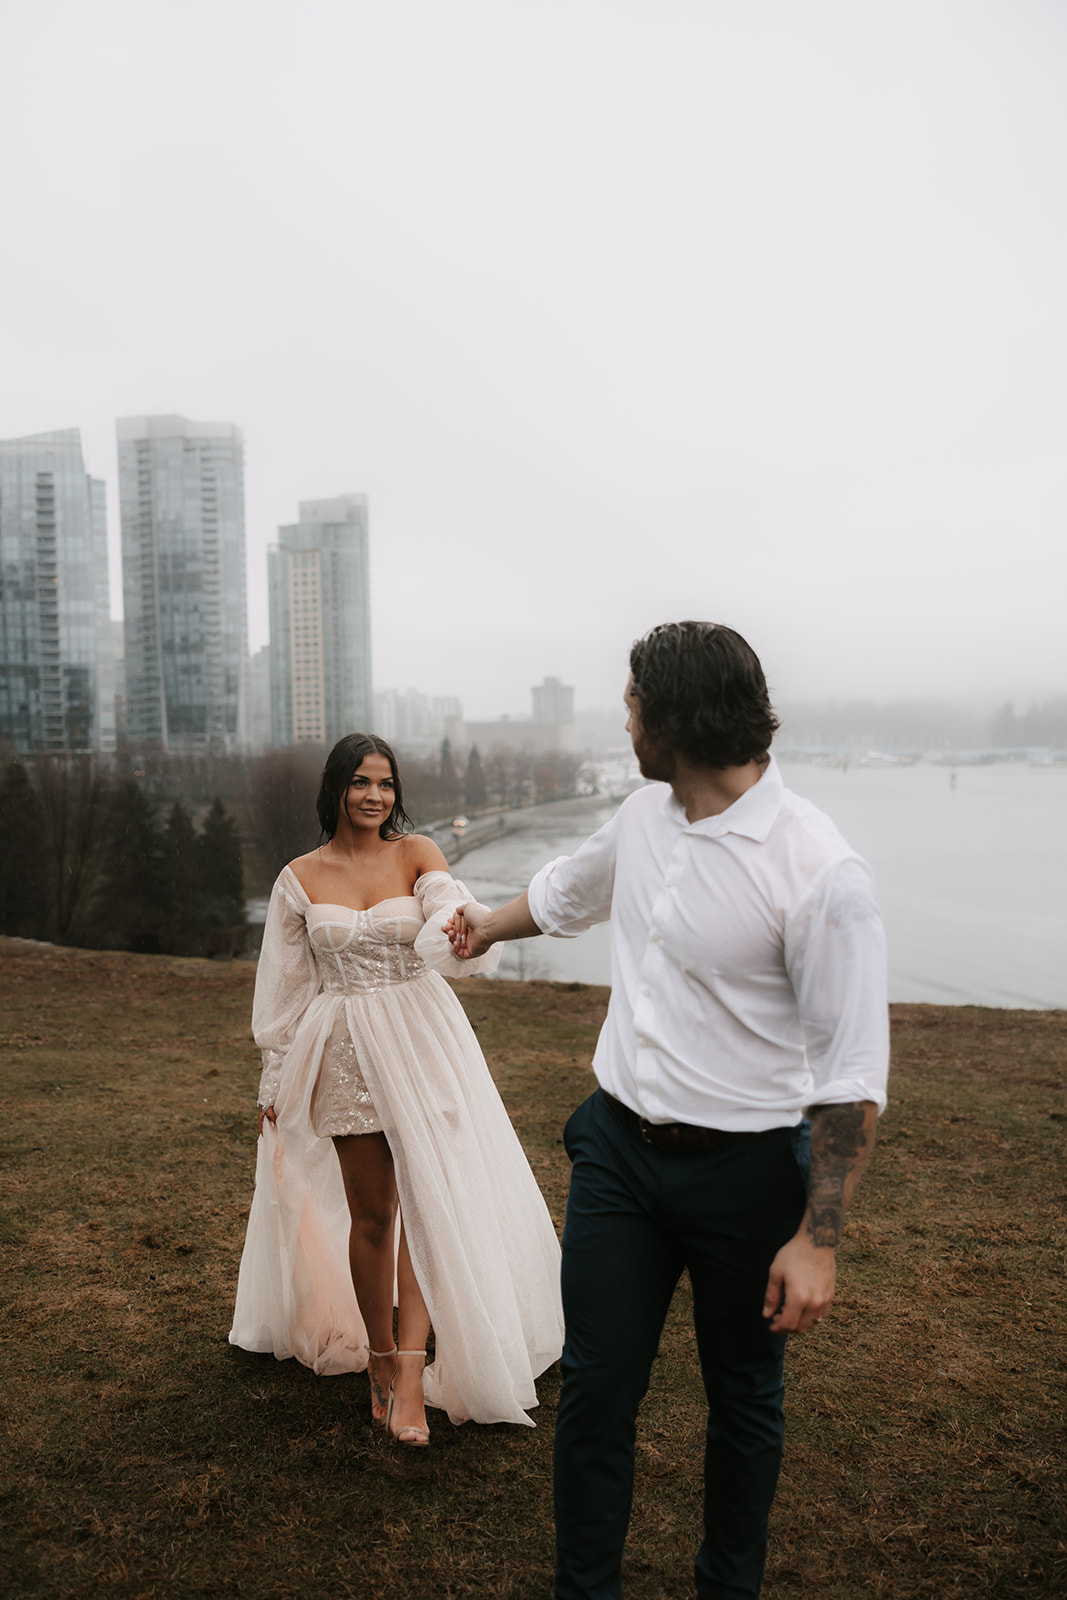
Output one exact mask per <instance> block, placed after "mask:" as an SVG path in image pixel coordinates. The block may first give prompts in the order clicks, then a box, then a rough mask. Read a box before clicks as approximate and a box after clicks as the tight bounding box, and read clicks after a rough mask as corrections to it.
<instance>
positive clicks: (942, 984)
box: [455, 763, 1067, 1008]
mask: <svg viewBox="0 0 1067 1600" xmlns="http://www.w3.org/2000/svg"><path fill="white" fill-rule="evenodd" d="M782 772H783V776H784V778H785V781H786V783H787V784H788V785H789V787H790V788H791V789H794V790H796V792H797V793H798V794H802V795H805V796H807V797H808V798H809V799H810V800H812V801H814V803H815V804H816V805H818V806H821V807H822V808H823V809H824V810H826V811H827V812H829V814H830V816H832V817H833V819H834V821H835V822H836V823H837V824H838V826H839V827H840V829H841V831H842V833H844V835H845V837H846V838H847V839H848V840H849V842H850V843H851V844H852V845H854V846H855V848H856V849H857V850H859V851H860V853H861V854H862V855H864V856H866V858H867V860H868V861H869V862H870V863H871V866H872V867H873V868H874V871H875V874H876V876H877V879H878V891H879V897H880V899H881V903H882V910H883V912H884V915H885V921H886V930H887V933H888V938H889V992H890V999H892V1000H908V1001H933V1002H936V1003H939V1004H943V1005H987V1006H1024V1007H1038V1008H1046V1007H1054V1006H1067V767H1064V766H1063V765H1060V766H1058V767H1029V766H1024V765H1022V764H1018V765H1016V764H1004V765H996V766H988V767H961V768H959V769H958V771H957V772H956V776H955V786H954V787H953V780H952V776H951V774H950V772H949V770H948V769H947V768H945V767H935V766H922V765H920V766H915V767H890V768H863V767H855V766H853V767H849V769H848V770H847V771H841V770H839V769H834V768H825V767H816V766H803V765H799V764H792V763H790V764H786V763H783V766H782ZM613 810H614V806H613V805H612V804H610V803H608V802H589V801H579V802H574V803H573V804H569V803H564V804H562V805H557V806H552V807H546V808H543V809H541V810H539V811H538V812H537V813H535V814H532V816H531V825H530V826H529V827H526V828H524V829H523V830H522V831H521V832H519V833H515V834H511V835H509V836H507V837H505V838H502V839H496V840H494V841H493V842H492V843H490V844H487V845H483V846H481V847H480V848H479V849H476V850H472V851H470V852H469V854H467V855H466V856H464V857H463V859H462V861H460V862H459V863H457V865H456V868H455V871H456V873H457V875H458V876H459V877H461V878H462V879H463V881H464V882H465V883H466V884H467V885H468V887H469V888H470V890H471V892H472V893H473V894H475V895H477V897H478V898H479V899H480V900H484V901H485V902H486V903H487V904H489V905H499V904H500V903H501V902H502V901H504V900H509V899H511V898H512V897H513V896H514V895H516V894H519V893H520V892H521V891H522V890H523V889H524V888H525V887H526V885H527V883H528V882H529V880H530V878H531V877H532V875H533V873H534V872H535V871H536V870H537V868H538V867H540V866H542V865H543V864H544V863H545V862H546V861H549V860H551V859H552V857H553V856H558V855H568V854H570V853H571V852H572V851H573V850H574V849H575V848H576V847H577V846H578V845H579V844H580V843H581V842H582V840H583V839H584V838H586V837H587V836H588V835H589V834H590V833H592V832H593V831H594V829H595V828H597V827H599V826H600V824H601V823H602V822H603V821H605V820H606V819H607V818H608V817H609V816H610V815H611V813H612V811H613ZM501 976H506V977H512V978H514V977H519V976H522V977H527V978H552V979H556V980H562V981H570V982H574V981H579V982H583V983H607V982H608V981H609V977H610V962H609V953H608V929H607V927H606V926H603V927H598V928H594V929H592V930H591V931H590V932H589V933H585V934H582V936H581V937H580V938H578V939H543V938H542V939H528V940H524V941H522V942H521V943H520V944H517V945H513V946H509V947H507V948H506V949H505V953H504V960H503V962H502V964H501Z"/></svg>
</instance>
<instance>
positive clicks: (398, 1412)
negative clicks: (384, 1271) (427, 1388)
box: [389, 1217, 430, 1444]
mask: <svg viewBox="0 0 1067 1600" xmlns="http://www.w3.org/2000/svg"><path fill="white" fill-rule="evenodd" d="M396 1287H397V1300H398V1302H399V1305H398V1307H397V1344H398V1345H399V1346H400V1354H399V1357H398V1359H397V1369H396V1376H395V1377H394V1379H393V1386H392V1387H393V1414H392V1417H391V1418H390V1422H389V1426H390V1428H391V1430H392V1432H393V1434H394V1435H396V1436H398V1437H399V1436H402V1435H404V1434H408V1437H406V1438H401V1443H404V1444H415V1443H417V1444H422V1443H425V1440H424V1439H419V1438H415V1437H412V1436H411V1435H410V1433H409V1430H411V1429H417V1430H418V1432H419V1433H422V1434H428V1429H427V1427H426V1405H425V1402H424V1400H423V1395H422V1374H423V1370H424V1368H425V1366H426V1339H427V1336H428V1335H429V1332H430V1313H429V1312H428V1311H427V1309H426V1302H425V1301H424V1300H423V1298H422V1290H421V1289H420V1288H419V1285H418V1282H417V1280H416V1277H415V1269H414V1267H413V1266H412V1264H411V1252H410V1251H409V1249H408V1236H407V1232H406V1230H405V1228H404V1219H403V1217H401V1219H400V1248H399V1251H398V1252H397V1262H396ZM415 1352H421V1354H415Z"/></svg>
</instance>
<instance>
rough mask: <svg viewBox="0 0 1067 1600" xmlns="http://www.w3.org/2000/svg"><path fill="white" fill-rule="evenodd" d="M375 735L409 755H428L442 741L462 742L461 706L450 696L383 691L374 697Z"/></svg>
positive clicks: (453, 696) (412, 690)
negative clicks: (399, 747)
mask: <svg viewBox="0 0 1067 1600" xmlns="http://www.w3.org/2000/svg"><path fill="white" fill-rule="evenodd" d="M374 732H375V733H376V734H378V735H379V737H380V738H382V739H386V740H388V742H389V743H390V744H395V745H398V746H401V747H402V748H403V749H404V751H405V753H407V754H408V755H428V754H429V753H430V751H431V750H436V749H437V748H438V746H439V745H440V743H441V740H442V739H450V740H451V741H452V743H453V744H462V743H463V707H462V706H461V705H460V703H459V701H458V700H457V698H456V696H455V695H452V694H449V695H433V696H431V695H426V694H420V692H419V690H418V689H403V690H400V689H382V690H381V691H380V692H379V693H377V694H376V695H375V696H374Z"/></svg>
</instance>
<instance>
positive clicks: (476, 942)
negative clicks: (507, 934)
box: [441, 900, 492, 961]
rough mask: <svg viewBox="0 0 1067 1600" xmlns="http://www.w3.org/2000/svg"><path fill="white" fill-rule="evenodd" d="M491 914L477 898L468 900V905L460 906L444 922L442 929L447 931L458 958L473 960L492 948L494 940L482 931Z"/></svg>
mask: <svg viewBox="0 0 1067 1600" xmlns="http://www.w3.org/2000/svg"><path fill="white" fill-rule="evenodd" d="M489 915H490V913H489V911H488V909H487V908H486V907H485V906H480V905H479V904H478V902H477V901H476V900H468V901H467V904H466V905H464V906H458V907H457V908H456V910H455V911H454V912H453V914H452V916H451V917H450V918H449V920H448V921H447V922H446V923H443V924H442V930H441V931H442V932H443V933H447V935H448V938H449V943H450V944H451V946H452V954H453V955H454V956H455V957H456V959H457V960H459V961H473V960H474V959H475V957H476V956H484V954H485V952H486V951H487V950H488V949H489V948H490V945H491V943H492V941H491V940H490V939H487V938H486V936H485V934H484V932H483V931H482V930H483V929H484V927H485V924H486V923H487V922H488V920H489Z"/></svg>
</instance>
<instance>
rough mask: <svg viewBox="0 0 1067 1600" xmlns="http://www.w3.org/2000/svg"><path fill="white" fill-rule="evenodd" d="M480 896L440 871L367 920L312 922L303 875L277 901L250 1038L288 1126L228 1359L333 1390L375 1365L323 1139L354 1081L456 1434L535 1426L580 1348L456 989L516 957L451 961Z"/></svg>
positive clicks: (251, 1236)
mask: <svg viewBox="0 0 1067 1600" xmlns="http://www.w3.org/2000/svg"><path fill="white" fill-rule="evenodd" d="M471 898H472V897H471V896H470V894H468V892H467V890H466V889H465V888H464V886H463V885H462V884H461V883H457V882H456V880H455V879H453V878H452V877H450V876H449V874H448V873H447V872H428V873H425V874H424V875H423V876H422V877H421V878H420V879H419V880H418V882H417V883H416V884H415V887H414V891H413V893H412V895H411V896H410V897H407V896H405V897H404V898H402V899H395V900H384V901H382V902H381V903H380V904H379V905H376V906H372V907H371V908H370V909H369V910H368V911H353V910H351V909H350V908H348V907H346V906H331V905H312V904H311V903H310V901H309V900H308V897H307V895H306V894H305V893H304V890H303V889H302V888H301V885H300V882H299V880H298V879H297V877H296V875H295V873H294V872H292V870H291V869H290V868H289V867H286V868H285V870H284V871H283V872H282V874H281V876H280V877H279V878H278V881H277V883H276V884H275V885H274V891H273V894H272V895H271V901H270V910H269V912H268V915H267V924H266V928H265V929H264V935H263V949H262V953H261V955H260V959H259V969H258V972H257V975H256V992H255V1001H254V1005H253V1014H252V1027H253V1032H254V1034H255V1038H256V1043H257V1044H258V1045H260V1047H261V1048H262V1050H263V1062H264V1065H263V1079H262V1082H261V1086H260V1097H259V1099H260V1104H261V1105H270V1104H273V1106H274V1108H275V1111H276V1113H277V1117H278V1121H277V1126H276V1127H273V1126H272V1125H271V1124H270V1122H264V1126H263V1135H262V1137H261V1139H260V1141H259V1151H258V1159H257V1165H256V1190H255V1195H254V1198H253V1201H252V1210H251V1215H250V1216H249V1219H248V1235H247V1238H246V1240H245V1248H244V1254H243V1256H242V1258H241V1270H240V1276H239V1278H238V1284H237V1305H236V1308H235V1312H234V1323H233V1328H232V1329H231V1331H230V1342H231V1344H236V1345H240V1346H241V1348H242V1349H245V1350H260V1351H272V1352H273V1353H274V1355H276V1356H277V1357H278V1358H279V1359H282V1358H285V1357H288V1356H295V1357H296V1358H297V1360H299V1361H302V1362H303V1363H304V1364H305V1365H306V1366H309V1367H312V1368H313V1369H314V1370H315V1371H316V1372H318V1373H323V1374H333V1373H342V1372H360V1371H362V1370H363V1369H364V1368H365V1367H366V1364H367V1354H368V1341H367V1331H366V1328H365V1327H364V1324H363V1319H362V1317H361V1315H360V1311H359V1306H358V1304H357V1302H356V1297H355V1292H354V1290H353V1288H352V1279H351V1276H350V1273H349V1266H348V1232H349V1212H348V1205H347V1203H346V1200H345V1194H344V1188H343V1186H342V1182H341V1169H340V1165H339V1163H338V1160H337V1156H336V1154H335V1152H334V1149H333V1146H332V1144H331V1142H330V1139H329V1138H328V1137H320V1136H319V1135H318V1134H317V1133H316V1132H315V1125H316V1124H317V1125H318V1126H319V1127H320V1128H322V1127H333V1126H336V1115H337V1106H336V1100H337V1094H338V1085H339V1084H340V1085H341V1086H342V1087H343V1085H344V1083H345V1082H346V1080H347V1079H351V1080H353V1093H352V1097H351V1098H352V1107H351V1123H350V1126H351V1130H352V1131H358V1130H359V1128H360V1127H366V1128H375V1127H380V1128H381V1129H382V1130H383V1131H384V1133H385V1135H386V1138H387V1139H388V1141H389V1146H390V1149H391V1150H392V1154H393V1162H394V1166H395V1169H396V1183H397V1190H398V1192H399V1195H400V1206H401V1210H402V1212H403V1217H404V1226H405V1229H406V1233H407V1239H408V1245H409V1248H410V1251H411V1259H412V1263H413V1265H414V1269H415V1275H416V1277H417V1279H418V1283H419V1287H420V1288H421V1290H422V1293H423V1297H424V1299H425V1301H426V1305H427V1309H428V1310H429V1313H430V1318H431V1321H432V1323H433V1330H434V1340H435V1352H436V1353H435V1359H434V1361H433V1363H432V1365H430V1366H428V1367H427V1369H426V1377H425V1384H424V1387H425V1393H426V1401H427V1404H428V1405H435V1406H441V1407H443V1408H444V1410H445V1411H447V1413H448V1415H449V1416H450V1417H451V1419H452V1420H453V1421H454V1422H461V1421H464V1420H466V1419H468V1418H472V1419H473V1420H474V1421H476V1422H519V1423H527V1424H529V1423H530V1418H529V1417H528V1416H527V1415H526V1411H527V1410H528V1409H529V1408H530V1407H532V1406H535V1405H536V1404H537V1395H536V1391H535V1388H534V1379H535V1378H536V1377H537V1375H538V1374H539V1373H541V1372H543V1371H544V1370H545V1368H546V1367H548V1366H550V1365H551V1363H552V1362H553V1361H555V1360H556V1358H557V1357H558V1355H559V1353H560V1349H561V1347H562V1343H563V1315H562V1310H561V1307H560V1295H559V1245H558V1243H557V1241H556V1234H555V1230H554V1228H553V1226H552V1221H551V1218H550V1217H549V1215H548V1210H547V1208H546V1206H545V1203H544V1200H543V1199H542V1196H541V1192H540V1190H539V1189H538V1187H537V1183H536V1181H535V1179H534V1176H533V1174H532V1172H531V1171H530V1167H529V1163H528V1162H527V1160H526V1157H525V1155H524V1154H523V1150H522V1146H521V1145H520V1144H519V1141H518V1139H517V1137H516V1135H515V1131H514V1129H513V1128H512V1126H511V1122H510V1121H509V1119H508V1115H507V1112H506V1111H505V1110H504V1106H503V1104H502V1102H501V1099H500V1096H499V1094H498V1093H497V1090H496V1087H495V1085H494V1083H493V1081H492V1078H491V1077H490V1075H489V1069H488V1067H487V1066H486V1064H485V1058H484V1056H483V1055H482V1052H481V1050H480V1048H479V1046H478V1041H477V1039H476V1038H475V1036H474V1031H473V1029H472V1028H471V1025H470V1023H469V1022H468V1021H467V1017H466V1014H465V1013H464V1011H463V1008H462V1006H461V1005H460V1004H459V1001H458V1000H457V999H456V997H455V995H454V994H453V992H452V990H451V989H450V988H449V986H448V984H447V983H445V982H444V979H443V978H442V977H441V976H440V973H441V972H448V973H450V974H452V975H454V976H457V977H466V976H467V975H468V974H470V973H472V972H476V971H479V970H481V971H484V970H487V969H491V968H492V967H494V966H495V965H496V962H497V960H498V959H499V953H498V952H497V951H496V950H491V951H490V952H489V953H488V955H486V956H483V957H481V958H480V959H479V960H477V961H462V962H461V961H457V960H456V958H455V957H454V956H453V955H452V951H451V946H450V945H449V942H448V938H447V936H446V935H445V934H444V933H443V932H442V931H441V925H442V923H443V922H445V921H447V919H448V917H449V916H450V915H451V913H452V911H453V910H454V909H455V907H456V906H458V905H462V904H463V903H464V902H465V901H467V900H469V899H471ZM324 1057H326V1058H328V1059H329V1060H331V1062H332V1068H333V1070H332V1074H330V1079H331V1081H330V1083H329V1085H327V1082H326V1078H327V1074H325V1073H323V1071H322V1066H323V1060H324ZM320 1077H322V1079H323V1083H322V1087H321V1089H320V1085H319V1080H320ZM327 1088H328V1090H329V1093H328V1094H327V1093H326V1091H327ZM325 1101H328V1102H329V1103H328V1104H324V1102H325Z"/></svg>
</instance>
